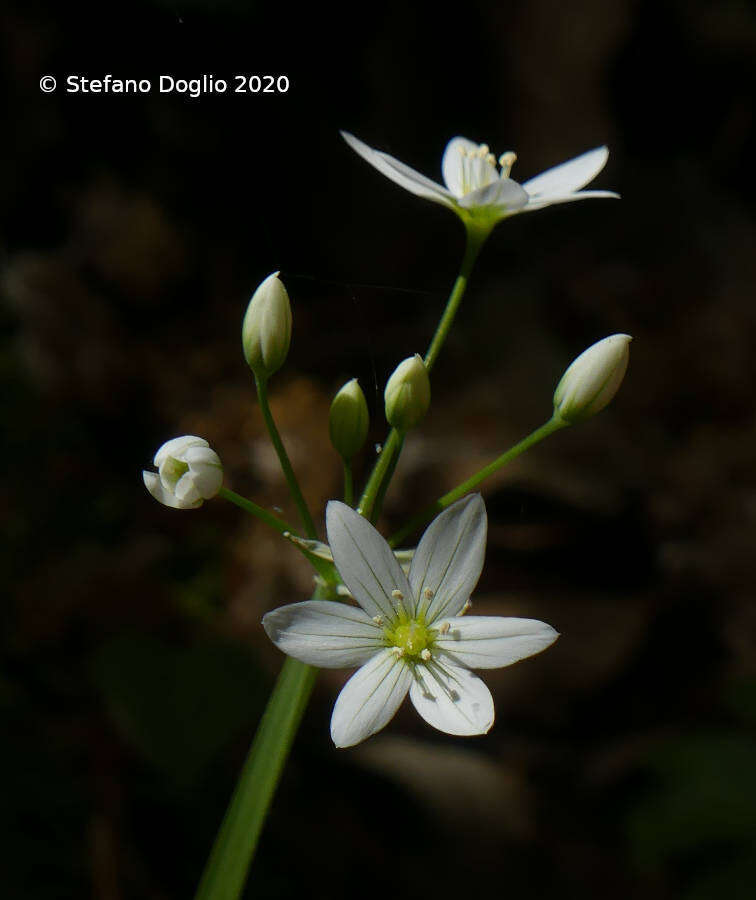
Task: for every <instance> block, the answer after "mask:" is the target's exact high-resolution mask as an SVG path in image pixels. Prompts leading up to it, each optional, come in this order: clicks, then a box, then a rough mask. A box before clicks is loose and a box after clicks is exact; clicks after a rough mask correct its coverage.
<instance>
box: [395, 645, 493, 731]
mask: <svg viewBox="0 0 756 900" xmlns="http://www.w3.org/2000/svg"><path fill="white" fill-rule="evenodd" d="M410 700H411V701H412V703H413V704H414V706H415V709H416V710H417V711H418V712H419V713H420V715H421V716H422V717H423V718H424V719H425V721H426V722H427V723H428V724H429V725H432V726H433V727H434V728H438V730H439V731H445V732H446V733H447V734H458V735H472V734H485V733H486V732H487V731H488V730H489V729H490V727H491V726H492V725H493V721H494V705H493V697H491V692H490V691H489V690H488V688H487V687H486V686H485V684H484V683H483V682H482V681H481V680H480V678H478V677H477V675H473V673H472V672H469V671H468V670H467V669H463V668H462V667H461V666H455V665H452V664H451V663H449V662H447V661H444V662H443V664H441V663H438V662H436V661H434V662H432V663H430V665H423V664H422V663H419V664H417V665H416V666H415V672H414V679H413V681H412V687H410Z"/></svg>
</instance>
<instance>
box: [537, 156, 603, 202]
mask: <svg viewBox="0 0 756 900" xmlns="http://www.w3.org/2000/svg"><path fill="white" fill-rule="evenodd" d="M608 158H609V150H608V149H607V148H606V147H596V149H595V150H589V151H588V152H587V153H583V154H581V155H580V156H576V157H575V158H574V159H570V160H568V161H567V162H565V163H562V164H561V165H559V166H554V167H553V168H552V169H547V170H546V171H545V172H542V173H541V174H540V175H536V177H535V178H531V179H530V181H526V182H525V183H524V184H523V187H524V188H525V190H526V191H527V192H528V193H529V194H530V196H531V197H533V196H536V197H540V196H541V195H545V194H559V195H564V194H571V193H572V192H573V191H579V190H580V188H581V187H583V186H584V185H586V184H588V182H589V181H593V179H594V178H595V177H596V176H597V175H598V173H599V172H600V171H601V170H602V169H603V168H604V166H605V165H606V161H607V159H608Z"/></svg>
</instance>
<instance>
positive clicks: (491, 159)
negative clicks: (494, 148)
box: [486, 153, 496, 166]
mask: <svg viewBox="0 0 756 900" xmlns="http://www.w3.org/2000/svg"><path fill="white" fill-rule="evenodd" d="M486 162H487V163H488V165H489V166H495V165H496V157H495V156H494V155H493V153H489V154H488V156H486Z"/></svg>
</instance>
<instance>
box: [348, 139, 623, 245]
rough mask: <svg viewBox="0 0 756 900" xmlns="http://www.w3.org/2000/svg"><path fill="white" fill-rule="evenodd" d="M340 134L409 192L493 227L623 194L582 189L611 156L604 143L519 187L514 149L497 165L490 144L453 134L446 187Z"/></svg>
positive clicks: (446, 155) (444, 163)
mask: <svg viewBox="0 0 756 900" xmlns="http://www.w3.org/2000/svg"><path fill="white" fill-rule="evenodd" d="M341 135H342V137H343V138H344V140H345V141H346V142H347V144H349V146H350V147H351V148H352V149H353V150H354V151H355V152H356V153H358V154H359V155H360V156H361V157H362V158H363V159H365V160H367V162H369V163H370V164H371V165H372V166H374V167H375V168H376V169H378V171H379V172H382V173H383V174H384V175H385V176H386V177H387V178H390V179H391V180H392V181H395V182H396V183H397V184H398V185H401V187H403V188H404V189H405V190H408V191H410V193H412V194H416V195H417V196H418V197H424V198H425V199H426V200H432V201H433V202H434V203H441V204H443V205H444V206H448V207H450V208H451V209H453V210H454V211H455V212H457V213H458V214H459V215H460V216H461V217H462V218H463V219H464V220H466V221H467V220H469V218H470V217H472V218H473V219H475V220H479V219H480V218H481V216H482V217H483V218H484V220H485V223H484V224H486V225H487V226H489V227H490V226H493V225H494V224H495V223H496V222H497V221H499V220H500V219H504V218H506V217H508V216H511V215H514V214H515V213H520V212H530V211H532V210H534V209H541V208H542V207H544V206H551V204H553V203H568V202H569V201H571V200H583V199H585V198H586V197H617V196H619V195H618V194H615V193H613V192H612V191H581V190H580V189H581V188H582V187H584V186H585V185H586V184H588V183H589V182H590V181H593V179H594V178H595V177H596V176H597V175H598V173H599V172H600V171H601V170H602V169H603V168H604V166H605V165H606V161H607V159H608V157H609V151H608V150H607V148H606V147H597V148H596V149H595V150H589V151H588V152H587V153H583V154H582V155H581V156H577V157H575V159H571V160H569V161H568V162H565V163H562V164H561V165H559V166H555V167H554V168H552V169H547V170H546V171H545V172H543V173H542V174H541V175H537V176H536V177H535V178H531V179H530V180H529V181H526V182H524V183H523V184H521V185H520V184H518V183H517V182H516V181H513V180H512V179H511V178H510V177H509V173H510V171H511V169H512V166H513V165H514V163H515V161H516V159H517V156H516V155H515V154H514V153H512V152H511V151H509V152H507V153H503V154H502V155H501V156H500V157H499V160H498V163H499V166H500V168H497V165H496V162H497V161H496V158H495V157H494V155H493V154H492V153H491V152H490V151H489V149H488V145H487V144H476V143H475V142H474V141H469V140H468V139H467V138H463V137H454V138H452V139H451V140H450V141H449V143H448V144H447V145H446V149H445V150H444V156H443V159H442V160H441V171H442V174H443V178H444V184H445V185H446V187H444V186H443V185H440V184H437V183H436V182H435V181H431V179H430V178H426V177H425V175H421V174H420V173H419V172H416V171H415V170H414V169H412V168H410V166H407V165H405V164H404V163H402V162H399V160H398V159H394V157H393V156H389V155H388V153H382V152H381V151H380V150H374V149H373V148H372V147H368V145H367V144H364V143H363V142H362V141H361V140H359V139H358V138H356V137H355V136H354V135H352V134H349V133H348V132H345V131H342V132H341Z"/></svg>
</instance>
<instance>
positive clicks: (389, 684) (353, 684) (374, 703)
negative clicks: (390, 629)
mask: <svg viewBox="0 0 756 900" xmlns="http://www.w3.org/2000/svg"><path fill="white" fill-rule="evenodd" d="M411 681H412V670H411V669H410V668H409V666H408V665H406V663H404V662H403V661H402V660H400V659H397V658H396V657H395V656H394V654H393V653H392V652H391V651H390V650H381V651H380V652H379V653H377V654H376V655H375V656H374V657H373V658H372V659H371V660H370V661H369V662H367V663H365V665H364V666H363V667H362V668H361V669H358V670H357V671H356V672H355V673H354V675H352V677H351V678H350V679H349V681H347V683H346V684H345V685H344V687H343V689H342V691H341V693H340V694H339V696H338V699H337V700H336V705H335V706H334V708H333V715H332V716H331V737H332V738H333V742H334V744H336V746H337V747H351V746H353V745H354V744H359V743H360V741H364V740H365V738H367V737H370V735H371V734H375V733H376V731H380V730H381V728H383V726H384V725H386V724H387V723H388V722H389V720H390V719H391V717H392V716H393V715H394V713H395V712H396V711H397V709H399V707H400V705H401V703H402V700H404V698H405V697H406V696H407V691H408V690H409V686H410V683H411Z"/></svg>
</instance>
